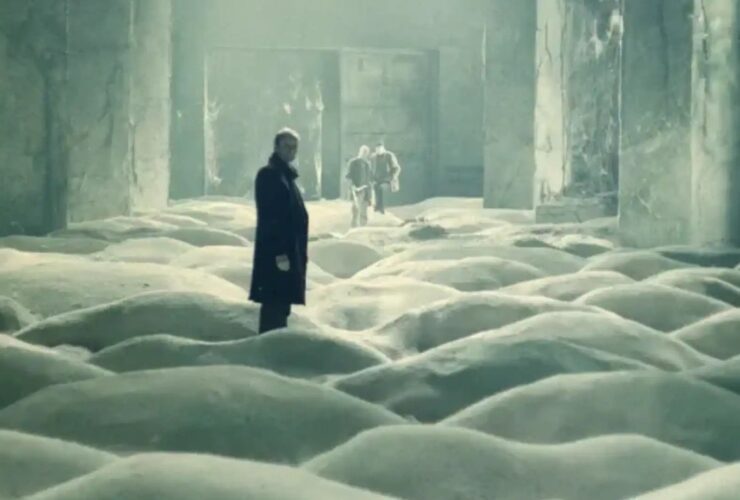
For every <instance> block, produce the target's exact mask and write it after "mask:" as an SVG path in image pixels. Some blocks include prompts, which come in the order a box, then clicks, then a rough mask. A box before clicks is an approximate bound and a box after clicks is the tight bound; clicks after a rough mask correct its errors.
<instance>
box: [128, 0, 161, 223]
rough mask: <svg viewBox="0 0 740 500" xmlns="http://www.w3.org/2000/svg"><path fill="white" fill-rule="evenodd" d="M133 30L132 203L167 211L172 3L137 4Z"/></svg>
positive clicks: (138, 0) (140, 1) (148, 0)
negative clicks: (163, 208)
mask: <svg viewBox="0 0 740 500" xmlns="http://www.w3.org/2000/svg"><path fill="white" fill-rule="evenodd" d="M132 30H133V42H134V46H133V54H132V58H133V68H132V76H131V84H132V86H131V103H130V107H129V110H130V114H131V116H130V120H131V126H132V127H133V130H132V131H131V133H132V134H133V139H132V147H133V151H132V154H131V156H132V158H133V177H134V182H133V184H132V189H131V204H132V206H133V208H134V209H135V210H137V211H146V210H155V209H158V208H161V207H164V206H165V205H166V204H167V200H168V199H169V185H170V113H171V103H172V100H171V98H170V84H171V78H172V31H171V30H172V3H171V2H170V1H169V0H156V1H152V0H136V2H135V11H134V17H133V27H132Z"/></svg>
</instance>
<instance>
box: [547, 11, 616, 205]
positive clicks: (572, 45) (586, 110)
mask: <svg viewBox="0 0 740 500" xmlns="http://www.w3.org/2000/svg"><path fill="white" fill-rule="evenodd" d="M620 4H621V1H620V0H567V1H566V0H539V1H538V4H537V106H536V112H535V125H536V126H535V130H536V133H535V136H536V144H537V147H536V154H535V158H536V163H537V172H536V178H535V200H536V201H535V202H536V203H539V202H546V201H547V200H548V199H552V198H553V197H556V196H558V195H561V194H566V195H572V196H577V197H582V196H593V195H597V194H601V193H606V192H615V191H616V190H617V178H618V163H619V161H618V159H619V89H620V49H621V39H622V34H621V12H620V10H621V9H620Z"/></svg>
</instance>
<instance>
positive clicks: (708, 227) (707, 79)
mask: <svg viewBox="0 0 740 500" xmlns="http://www.w3.org/2000/svg"><path fill="white" fill-rule="evenodd" d="M693 48H694V64H693V72H692V74H693V126H692V153H693V162H692V169H693V170H692V178H691V193H692V204H691V223H692V224H691V227H692V242H693V243H697V244H734V245H738V244H740V4H738V2H737V1H736V0H696V2H695V25H694V47H693Z"/></svg>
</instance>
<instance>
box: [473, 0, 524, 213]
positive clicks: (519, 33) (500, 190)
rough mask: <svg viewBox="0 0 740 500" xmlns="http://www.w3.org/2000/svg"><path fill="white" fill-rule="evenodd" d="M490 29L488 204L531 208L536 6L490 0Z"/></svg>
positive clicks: (488, 64)
mask: <svg viewBox="0 0 740 500" xmlns="http://www.w3.org/2000/svg"><path fill="white" fill-rule="evenodd" d="M487 21H488V22H487V30H486V81H485V87H486V94H485V125H484V131H485V142H484V148H485V149H484V156H485V173H484V176H485V177H484V206H486V207H489V208H513V209H528V208H532V206H533V200H534V194H533V180H534V172H535V151H534V124H533V122H534V116H535V94H536V91H535V85H536V83H535V80H536V75H535V71H536V68H535V43H536V28H537V4H536V2H534V1H532V2H511V1H510V0H491V1H489V5H488V13H487Z"/></svg>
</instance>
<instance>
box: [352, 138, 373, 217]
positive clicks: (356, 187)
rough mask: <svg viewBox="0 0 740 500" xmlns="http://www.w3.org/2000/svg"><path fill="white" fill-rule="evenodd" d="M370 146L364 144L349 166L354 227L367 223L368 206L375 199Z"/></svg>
mask: <svg viewBox="0 0 740 500" xmlns="http://www.w3.org/2000/svg"><path fill="white" fill-rule="evenodd" d="M370 174H371V167H370V148H369V147H367V146H362V147H361V148H360V151H359V152H358V153H357V156H356V157H355V158H352V159H351V160H350V161H349V165H348V166H347V175H346V177H347V180H349V195H350V200H351V201H352V227H360V226H366V225H367V208H368V207H369V206H370V205H371V204H372V201H373V190H372V183H371V180H372V179H371V175H370Z"/></svg>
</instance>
